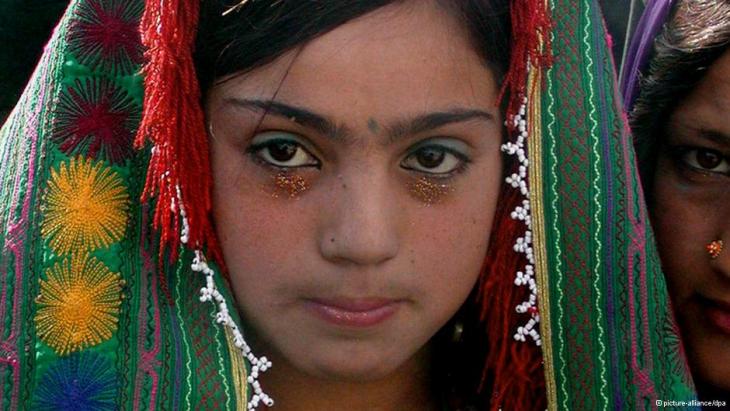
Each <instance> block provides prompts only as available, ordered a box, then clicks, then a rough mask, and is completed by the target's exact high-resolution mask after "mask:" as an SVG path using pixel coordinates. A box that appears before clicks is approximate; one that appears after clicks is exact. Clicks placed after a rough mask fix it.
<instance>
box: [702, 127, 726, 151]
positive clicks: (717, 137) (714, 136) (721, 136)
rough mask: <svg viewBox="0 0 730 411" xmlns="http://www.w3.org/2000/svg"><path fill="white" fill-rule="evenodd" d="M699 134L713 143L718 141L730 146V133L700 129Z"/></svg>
mask: <svg viewBox="0 0 730 411" xmlns="http://www.w3.org/2000/svg"><path fill="white" fill-rule="evenodd" d="M698 134H699V136H700V137H701V138H703V139H705V140H708V141H712V142H713V143H717V144H720V145H723V146H727V147H730V135H729V134H726V133H723V132H720V131H716V130H706V129H700V130H698Z"/></svg>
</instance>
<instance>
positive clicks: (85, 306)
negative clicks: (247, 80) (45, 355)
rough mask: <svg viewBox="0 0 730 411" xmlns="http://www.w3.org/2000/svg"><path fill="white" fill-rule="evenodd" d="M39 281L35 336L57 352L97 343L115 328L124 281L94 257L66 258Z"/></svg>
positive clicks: (109, 336) (108, 335) (62, 353)
mask: <svg viewBox="0 0 730 411" xmlns="http://www.w3.org/2000/svg"><path fill="white" fill-rule="evenodd" d="M46 278H47V279H46V280H41V281H40V295H39V296H38V298H37V299H36V303H37V304H38V306H39V308H38V311H37V312H36V316H35V323H36V330H37V332H38V336H39V337H40V338H41V340H42V341H43V342H45V343H46V344H48V346H50V347H51V348H53V350H54V351H56V353H58V354H59V355H65V354H69V353H71V352H74V351H77V350H81V349H83V348H85V347H90V346H93V345H97V344H100V343H102V342H104V341H106V340H108V339H109V338H111V337H112V334H113V333H114V332H115V331H116V329H117V315H118V314H119V306H120V303H121V300H122V286H123V285H124V281H123V280H122V279H121V277H120V276H119V274H118V273H113V272H111V271H110V270H109V269H108V268H107V267H106V266H105V265H104V263H102V262H101V261H99V260H97V259H96V258H94V257H89V256H84V257H80V258H73V259H66V260H64V261H62V262H58V263H56V264H54V265H53V266H52V267H51V268H49V269H48V270H46Z"/></svg>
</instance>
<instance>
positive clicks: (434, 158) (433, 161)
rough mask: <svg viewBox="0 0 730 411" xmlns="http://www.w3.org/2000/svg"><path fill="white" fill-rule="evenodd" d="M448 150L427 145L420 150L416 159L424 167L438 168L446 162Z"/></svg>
mask: <svg viewBox="0 0 730 411" xmlns="http://www.w3.org/2000/svg"><path fill="white" fill-rule="evenodd" d="M445 158H446V152H444V150H439V149H437V148H434V147H426V148H422V149H421V150H418V153H417V154H416V159H417V160H418V164H419V165H421V166H422V167H423V168H436V167H438V166H440V165H441V163H443V162H444V159H445Z"/></svg>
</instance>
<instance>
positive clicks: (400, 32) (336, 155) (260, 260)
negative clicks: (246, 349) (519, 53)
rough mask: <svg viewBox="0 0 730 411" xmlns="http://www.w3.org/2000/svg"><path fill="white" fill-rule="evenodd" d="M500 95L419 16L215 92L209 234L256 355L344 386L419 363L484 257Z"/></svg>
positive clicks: (477, 66) (456, 31)
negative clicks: (215, 239)
mask: <svg viewBox="0 0 730 411" xmlns="http://www.w3.org/2000/svg"><path fill="white" fill-rule="evenodd" d="M497 96H498V87H497V84H496V83H495V80H494V78H493V76H492V73H491V72H490V70H489V69H487V68H486V66H485V64H484V63H483V62H482V61H481V60H480V58H479V56H478V55H477V54H476V53H475V51H474V50H473V48H472V45H471V43H470V41H469V39H468V38H467V35H466V34H465V33H464V32H463V31H462V28H461V27H459V24H458V22H457V21H455V20H454V19H453V18H452V17H451V16H450V15H448V14H447V13H446V12H444V11H443V10H441V9H439V8H438V7H437V6H434V5H432V4H431V2H420V1H419V2H406V3H398V4H397V5H393V6H388V7H385V8H382V9H379V10H378V11H376V12H373V13H371V14H368V15H366V16H363V17H361V18H359V19H357V20H354V21H352V22H350V23H347V24H345V25H342V26H340V27H339V28H337V29H335V30H333V31H331V32H329V33H328V34H325V35H323V36H321V37H320V38H318V39H316V40H314V41H312V42H310V43H309V44H307V45H305V46H304V47H302V48H300V49H298V50H296V51H294V52H291V53H288V54H285V55H284V56H283V57H282V58H280V59H278V60H277V61H275V62H274V63H272V64H269V65H267V66H265V67H262V68H260V69H257V70H255V71H253V72H251V73H248V74H246V75H242V76H238V77H235V78H233V79H230V80H229V81H226V82H223V83H220V84H219V85H217V86H216V87H215V88H214V89H213V90H212V91H211V92H210V93H209V95H208V97H207V115H208V119H209V126H210V132H211V147H212V164H213V174H214V181H215V190H214V212H215V219H216V226H217V232H218V235H219V238H220V241H221V243H222V247H223V252H224V255H225V260H226V263H227V266H228V269H229V270H230V273H231V279H232V284H233V290H234V292H235V295H236V298H237V300H238V304H239V308H240V310H241V312H242V314H243V316H244V320H245V322H246V324H247V326H248V327H249V328H251V327H253V331H254V332H255V334H256V341H257V343H256V345H257V347H258V349H259V350H261V351H262V352H263V354H265V355H267V356H269V357H273V358H274V359H275V362H276V360H277V359H278V360H279V361H280V362H281V361H282V360H283V361H286V362H287V363H288V364H285V365H293V366H294V367H295V368H296V369H298V370H299V371H302V372H304V373H306V374H308V375H312V376H315V377H322V378H331V379H332V378H335V379H347V380H352V381H360V380H371V379H377V378H380V377H382V376H385V375H387V374H388V373H391V372H393V371H394V370H396V369H397V367H399V366H401V365H403V364H405V362H406V361H407V360H409V359H412V358H415V357H414V354H415V353H416V352H418V351H419V350H420V349H421V348H422V347H424V345H425V344H426V343H427V342H428V341H429V339H430V338H431V337H432V336H433V335H434V333H435V332H436V331H437V330H438V329H439V328H440V327H442V326H443V325H444V323H446V322H447V321H448V320H449V318H450V317H451V316H452V315H453V314H454V313H455V312H456V311H457V309H458V308H459V307H460V306H461V305H462V303H463V302H464V300H465V299H466V298H467V296H468V294H469V292H470V291H471V289H472V288H473V286H474V284H475V281H476V279H477V277H478V274H479V271H480V267H481V265H482V262H483V259H484V256H485V253H486V250H487V243H488V236H489V232H490V228H491V225H492V219H493V215H494V212H495V207H496V202H497V194H498V189H499V186H500V181H501V167H502V165H501V159H500V158H501V156H500V154H499V146H500V143H501V141H500V140H501V125H502V122H503V120H502V119H501V118H500V114H499V110H498V108H497V107H496V105H495V102H496V100H497Z"/></svg>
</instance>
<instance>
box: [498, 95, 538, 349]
mask: <svg viewBox="0 0 730 411" xmlns="http://www.w3.org/2000/svg"><path fill="white" fill-rule="evenodd" d="M526 118H527V98H526V97H524V98H523V99H522V105H521V106H520V108H519V110H518V112H517V113H516V114H515V116H514V118H513V119H512V126H513V127H514V128H515V129H516V130H517V139H516V141H515V142H514V143H513V142H507V143H505V144H503V145H502V151H504V152H505V153H507V154H509V155H513V156H517V160H518V161H519V164H520V165H519V168H518V171H517V172H516V173H513V174H512V175H510V176H508V177H507V178H506V179H505V181H506V182H507V184H509V185H510V186H512V187H513V188H516V189H519V190H520V194H522V195H523V196H524V197H525V199H524V200H523V201H522V205H521V206H517V207H516V208H515V210H514V211H512V213H511V214H510V217H511V218H512V219H513V220H519V221H522V222H524V223H525V227H526V230H525V235H524V236H523V237H519V238H517V241H516V242H515V245H514V247H513V249H514V251H515V252H518V253H522V254H525V257H526V258H527V264H526V265H525V269H524V271H518V272H517V275H516V277H515V280H514V283H515V285H516V286H527V287H529V289H530V296H529V298H528V300H527V301H523V302H522V303H520V304H519V305H518V306H517V307H516V308H515V311H517V312H518V313H520V314H525V313H529V314H530V317H531V318H530V320H529V321H528V322H527V323H526V324H524V325H523V326H520V327H518V328H517V333H516V334H515V335H514V339H515V340H517V341H522V342H524V341H527V338H526V337H527V336H530V338H532V340H533V341H534V342H535V344H536V345H538V346H540V345H542V340H541V339H540V332H539V330H538V324H539V322H540V314H539V312H538V308H537V282H536V281H535V255H534V253H533V250H532V218H531V216H530V191H529V189H528V185H527V168H528V167H529V160H528V159H527V152H526V150H525V147H526V143H527V137H528V130H527V128H528V127H527V120H526Z"/></svg>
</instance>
